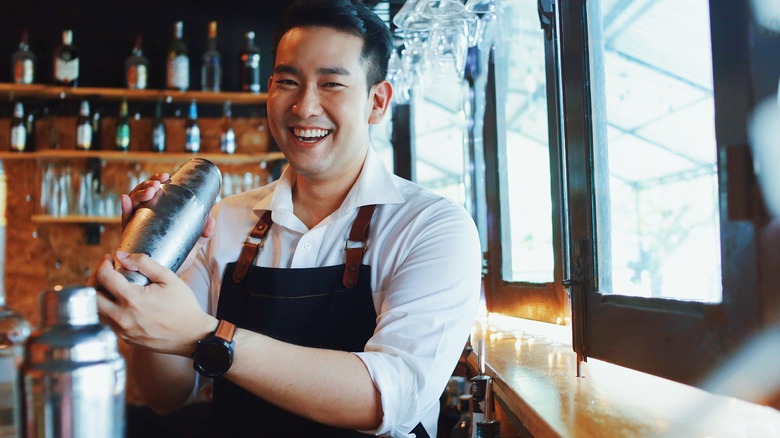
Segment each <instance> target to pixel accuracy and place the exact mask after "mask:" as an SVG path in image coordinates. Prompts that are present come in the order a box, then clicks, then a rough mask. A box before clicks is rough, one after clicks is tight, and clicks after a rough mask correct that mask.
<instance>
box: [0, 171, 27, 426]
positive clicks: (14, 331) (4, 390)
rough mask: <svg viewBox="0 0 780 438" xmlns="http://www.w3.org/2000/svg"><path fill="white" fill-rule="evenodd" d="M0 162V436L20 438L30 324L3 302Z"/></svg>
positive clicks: (0, 180)
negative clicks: (23, 371)
mask: <svg viewBox="0 0 780 438" xmlns="http://www.w3.org/2000/svg"><path fill="white" fill-rule="evenodd" d="M2 166H3V164H2V162H0V259H1V260H0V436H4V437H5V436H9V437H13V436H24V433H23V432H24V423H23V420H22V406H24V397H23V395H22V388H21V384H20V382H21V378H20V367H21V365H22V362H23V360H24V343H25V341H26V340H27V338H28V337H29V336H30V324H29V323H28V322H27V320H26V319H25V318H24V317H23V316H22V315H20V314H19V313H17V312H15V311H13V310H11V309H10V308H8V307H6V302H5V248H6V246H5V243H6V194H7V180H6V176H5V172H4V171H3V167H2Z"/></svg>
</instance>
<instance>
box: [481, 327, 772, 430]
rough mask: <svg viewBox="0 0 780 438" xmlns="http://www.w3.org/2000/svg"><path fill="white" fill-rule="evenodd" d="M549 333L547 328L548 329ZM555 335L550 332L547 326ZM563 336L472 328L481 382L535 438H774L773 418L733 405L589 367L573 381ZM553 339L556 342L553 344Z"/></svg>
mask: <svg viewBox="0 0 780 438" xmlns="http://www.w3.org/2000/svg"><path fill="white" fill-rule="evenodd" d="M548 325H549V324H548ZM553 327H556V326H553ZM558 328H559V329H560V330H561V331H562V334H563V336H561V337H553V338H550V337H545V336H540V335H535V334H529V332H528V331H526V330H522V329H516V328H515V329H511V330H506V329H503V330H502V329H496V328H495V327H488V326H487V325H485V324H482V325H480V324H479V323H478V324H477V326H475V330H474V332H473V333H472V345H474V347H475V351H474V353H472V354H471V355H470V356H469V358H468V365H469V367H470V368H471V369H477V356H476V352H477V348H476V347H477V345H478V343H479V340H480V339H484V343H485V357H486V374H488V375H490V376H492V377H493V379H494V391H495V394H496V396H497V397H499V398H500V399H501V401H503V403H504V404H505V405H506V406H507V407H508V409H509V410H510V411H511V413H512V414H513V415H514V416H515V417H517V419H518V420H519V421H520V422H522V423H523V426H524V427H525V428H526V429H528V431H529V432H531V433H532V434H533V435H534V436H536V437H604V436H616V437H657V436H663V437H769V436H780V412H778V411H777V410H775V409H773V408H771V407H766V406H761V405H757V404H753V403H748V402H745V401H742V400H738V399H736V398H733V397H726V396H721V395H715V394H711V393H708V392H705V391H703V390H701V389H698V388H695V387H692V386H688V385H684V384H681V383H677V382H673V381H670V380H666V379H662V378H659V377H655V376H651V375H649V374H645V373H641V372H638V371H634V370H630V369H627V368H623V367H620V366H616V365H612V364H609V363H606V362H602V361H598V360H594V359H588V362H586V363H584V364H582V368H581V371H582V375H583V377H577V376H576V364H577V359H576V355H575V354H574V352H573V351H572V348H571V345H570V344H567V343H566V342H562V341H561V340H560V339H565V337H566V335H567V334H568V336H570V333H571V332H570V330H571V329H570V328H569V327H563V326H561V327H558ZM556 338H557V339H556Z"/></svg>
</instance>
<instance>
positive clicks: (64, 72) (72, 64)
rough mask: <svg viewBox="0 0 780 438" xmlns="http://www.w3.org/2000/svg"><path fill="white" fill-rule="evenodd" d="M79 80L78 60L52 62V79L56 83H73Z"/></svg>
mask: <svg viewBox="0 0 780 438" xmlns="http://www.w3.org/2000/svg"><path fill="white" fill-rule="evenodd" d="M78 78H79V58H76V59H71V60H70V61H65V60H63V59H60V58H57V59H55V60H54V79H55V80H57V81H58V82H66V83H68V82H75V81H76V80H77V79H78Z"/></svg>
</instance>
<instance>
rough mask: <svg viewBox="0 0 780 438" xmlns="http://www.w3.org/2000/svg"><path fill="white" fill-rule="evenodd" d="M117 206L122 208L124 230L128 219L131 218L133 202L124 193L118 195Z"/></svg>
mask: <svg viewBox="0 0 780 438" xmlns="http://www.w3.org/2000/svg"><path fill="white" fill-rule="evenodd" d="M119 204H120V206H121V207H122V229H123V230H124V229H125V227H126V226H127V223H128V222H130V218H131V217H133V201H132V200H131V199H130V196H128V195H125V194H124V193H123V194H121V195H119Z"/></svg>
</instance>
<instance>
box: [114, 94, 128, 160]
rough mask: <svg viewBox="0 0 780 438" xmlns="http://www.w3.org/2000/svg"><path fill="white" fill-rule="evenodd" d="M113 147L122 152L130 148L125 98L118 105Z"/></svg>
mask: <svg viewBox="0 0 780 438" xmlns="http://www.w3.org/2000/svg"><path fill="white" fill-rule="evenodd" d="M114 149H116V150H118V151H122V152H127V151H128V150H130V121H129V120H128V117H127V99H123V100H122V103H121V104H120V106H119V118H118V119H117V122H116V140H115V141H114Z"/></svg>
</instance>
